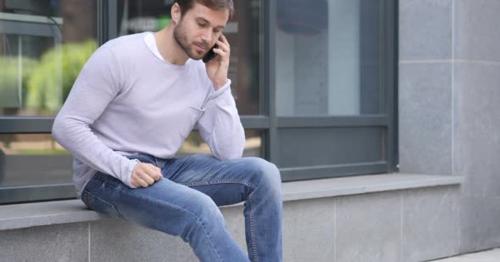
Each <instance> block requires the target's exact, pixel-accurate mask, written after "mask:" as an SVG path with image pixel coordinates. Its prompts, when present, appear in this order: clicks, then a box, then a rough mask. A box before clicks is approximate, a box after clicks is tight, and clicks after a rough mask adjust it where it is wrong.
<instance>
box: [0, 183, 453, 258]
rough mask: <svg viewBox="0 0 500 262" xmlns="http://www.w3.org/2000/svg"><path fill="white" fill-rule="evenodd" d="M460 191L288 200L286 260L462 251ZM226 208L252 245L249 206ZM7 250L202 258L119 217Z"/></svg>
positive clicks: (3, 246) (22, 233)
mask: <svg viewBox="0 0 500 262" xmlns="http://www.w3.org/2000/svg"><path fill="white" fill-rule="evenodd" d="M368 180H370V179H368ZM372 180H373V179H372ZM459 189H460V188H459V187H458V186H456V185H451V186H434V187H424V188H419V189H405V190H395V191H381V192H375V193H368V194H354V195H344V196H337V197H325V198H314V199H307V200H306V199H304V200H300V199H297V200H293V201H286V202H285V205H284V247H285V250H284V261H286V262H305V261H315V262H344V261H345V262H352V261H356V262H363V261H366V262H412V261H423V260H427V259H432V258H440V257H445V256H448V255H450V254H456V253H457V248H458V239H459V238H458V234H459V231H458V211H459V209H458V196H459V194H460V190H459ZM81 206H82V208H83V204H82V205H81ZM88 212H91V211H88ZM223 213H224V217H225V219H226V221H227V225H228V228H229V229H230V232H231V233H232V234H233V236H234V237H235V239H236V240H237V241H238V242H239V243H240V245H241V246H242V247H245V242H244V224H243V215H242V206H233V207H225V208H223ZM34 219H36V217H34ZM0 223H1V219H0ZM0 254H1V255H0V261H2V262H3V261H27V262H31V261H36V262H45V261H47V262H48V261H50V262H53V261H61V262H65V261H68V262H78V261H82V262H87V261H106V262H115V261H116V262H118V261H120V262H121V261H126V262H132V261H138V262H139V261H140V262H142V261H168V262H190V261H193V262H194V261H197V259H196V258H195V256H194V255H193V253H192V251H191V249H190V248H189V247H188V246H187V245H186V244H185V243H184V242H182V241H181V240H180V238H175V237H171V236H168V235H166V234H163V233H161V232H157V231H152V230H149V229H145V228H142V227H139V226H134V225H132V224H129V223H127V222H123V221H121V220H117V219H100V220H97V221H89V222H80V223H68V224H56V225H47V226H37V227H29V228H24V229H15V230H3V231H2V230H0Z"/></svg>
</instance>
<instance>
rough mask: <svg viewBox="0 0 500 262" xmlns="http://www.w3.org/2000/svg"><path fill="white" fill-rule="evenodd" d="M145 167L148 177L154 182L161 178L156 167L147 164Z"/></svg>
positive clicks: (159, 170) (159, 171)
mask: <svg viewBox="0 0 500 262" xmlns="http://www.w3.org/2000/svg"><path fill="white" fill-rule="evenodd" d="M147 167H148V171H149V172H148V174H149V176H150V177H152V178H153V179H154V180H155V181H158V180H160V179H161V178H162V177H163V176H162V174H161V169H160V168H158V167H157V166H155V165H152V164H149V165H148V166H147Z"/></svg>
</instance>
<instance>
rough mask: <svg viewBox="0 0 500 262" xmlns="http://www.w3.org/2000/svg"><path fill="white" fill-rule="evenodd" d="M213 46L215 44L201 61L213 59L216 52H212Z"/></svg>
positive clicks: (215, 46)
mask: <svg viewBox="0 0 500 262" xmlns="http://www.w3.org/2000/svg"><path fill="white" fill-rule="evenodd" d="M214 48H217V45H214V46H213V47H212V48H210V50H209V51H208V52H207V53H206V54H205V56H204V57H203V63H208V61H210V60H212V59H214V58H215V57H216V56H217V54H216V53H215V52H214Z"/></svg>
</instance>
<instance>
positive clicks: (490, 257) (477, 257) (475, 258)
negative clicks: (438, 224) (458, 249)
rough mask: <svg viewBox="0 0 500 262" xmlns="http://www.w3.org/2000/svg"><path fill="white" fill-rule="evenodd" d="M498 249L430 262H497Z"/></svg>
mask: <svg viewBox="0 0 500 262" xmlns="http://www.w3.org/2000/svg"><path fill="white" fill-rule="evenodd" d="M499 261H500V248H497V249H492V250H486V251H482V252H478V253H470V254H464V255H460V256H456V257H449V258H445V259H439V260H432V262H499Z"/></svg>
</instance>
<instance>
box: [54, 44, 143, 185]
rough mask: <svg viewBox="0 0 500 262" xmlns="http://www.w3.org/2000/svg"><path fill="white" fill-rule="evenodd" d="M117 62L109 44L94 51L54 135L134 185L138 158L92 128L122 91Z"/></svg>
mask: <svg viewBox="0 0 500 262" xmlns="http://www.w3.org/2000/svg"><path fill="white" fill-rule="evenodd" d="M117 65H118V63H117V61H116V59H115V57H114V55H113V53H112V51H111V50H110V48H109V47H107V46H106V45H104V46H102V47H100V48H99V49H97V50H96V51H95V52H94V54H93V55H92V56H91V57H90V59H89V60H88V61H87V63H86V64H85V65H84V67H83V69H82V71H81V72H80V74H79V76H78V77H77V79H76V81H75V83H74V85H73V87H72V89H71V92H70V94H69V95H68V98H67V99H66V102H65V103H64V105H63V107H62V108H61V110H60V111H59V113H58V114H57V116H56V118H55V120H54V125H53V127H52V135H53V137H54V138H55V140H56V141H57V142H59V143H60V144H61V145H62V146H63V147H64V148H66V149H67V150H68V151H69V152H71V153H72V154H73V155H74V157H76V158H78V159H79V160H81V161H82V162H84V163H85V164H87V165H89V166H90V167H92V168H94V169H96V170H98V171H101V172H103V173H106V174H109V175H111V176H113V177H116V178H118V179H119V180H121V181H122V182H123V183H125V184H126V185H128V186H129V187H132V188H133V186H132V185H131V183H130V178H131V176H132V171H133V169H134V167H135V165H136V164H137V161H136V160H130V159H128V158H126V157H125V156H123V155H121V154H119V153H117V152H115V151H113V150H112V149H111V148H109V147H108V146H106V145H105V144H104V143H103V142H102V141H100V140H99V139H98V137H97V136H96V135H95V134H94V133H93V131H92V124H93V123H94V121H95V120H96V119H98V118H99V116H100V115H101V114H102V113H103V111H104V110H105V108H106V107H107V105H108V104H109V103H110V102H111V101H112V100H113V99H114V98H115V97H116V95H117V94H118V93H119V89H120V83H119V79H120V71H119V67H118V66H117Z"/></svg>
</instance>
